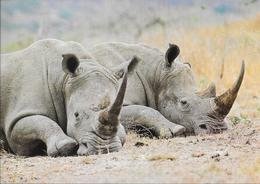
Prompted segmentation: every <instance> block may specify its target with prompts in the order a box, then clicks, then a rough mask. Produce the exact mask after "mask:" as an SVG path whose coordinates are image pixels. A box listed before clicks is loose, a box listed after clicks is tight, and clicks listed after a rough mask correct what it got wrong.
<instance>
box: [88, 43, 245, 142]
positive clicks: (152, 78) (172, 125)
mask: <svg viewBox="0 0 260 184" xmlns="http://www.w3.org/2000/svg"><path fill="white" fill-rule="evenodd" d="M89 52H90V54H91V55H92V56H93V57H94V58H96V59H97V61H98V62H99V63H100V64H102V65H104V66H105V67H107V68H113V67H115V66H116V65H119V64H120V63H121V62H122V61H123V60H127V59H130V58H131V57H132V56H133V55H135V56H137V57H138V58H139V60H140V61H139V64H138V66H137V68H136V70H135V73H134V74H133V75H131V76H130V77H129V81H128V85H127V91H126V97H125V100H124V107H123V108H122V112H121V123H122V124H123V125H124V126H125V127H127V128H133V127H134V128H135V127H138V126H140V127H145V128H146V129H149V130H150V132H151V133H153V135H155V136H158V137H173V136H176V135H180V134H182V133H185V132H186V133H188V134H200V133H217V132H221V131H223V130H225V129H226V128H227V126H226V123H225V121H224V119H225V117H226V115H227V114H228V113H229V111H230V109H231V107H232V105H233V103H234V101H235V99H236V96H237V94H238V91H239V88H240V85H241V83H242V80H243V76H244V62H243V63H242V67H241V71H240V74H239V77H238V79H237V81H236V82H235V83H234V85H233V86H232V87H231V88H230V89H229V90H227V91H226V92H225V93H223V94H222V95H219V96H216V88H215V85H214V84H211V85H210V86H209V87H208V88H207V89H206V90H204V91H200V92H198V91H197V90H196V86H195V81H194V77H193V73H192V70H191V66H190V64H189V63H184V62H181V61H180V59H176V58H177V56H178V55H179V52H180V50H179V48H178V46H176V45H173V44H170V46H169V49H168V50H167V51H166V53H165V54H164V53H162V52H160V51H159V50H157V49H154V48H150V47H147V46H144V45H140V44H125V43H104V44H100V45H97V46H95V47H93V48H92V49H90V50H89ZM107 61H110V62H107Z"/></svg>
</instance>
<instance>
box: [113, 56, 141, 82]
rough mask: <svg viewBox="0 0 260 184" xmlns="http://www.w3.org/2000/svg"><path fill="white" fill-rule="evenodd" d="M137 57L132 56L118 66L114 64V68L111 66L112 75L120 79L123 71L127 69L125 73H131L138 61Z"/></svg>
mask: <svg viewBox="0 0 260 184" xmlns="http://www.w3.org/2000/svg"><path fill="white" fill-rule="evenodd" d="M139 60H140V59H139V58H138V57H136V56H134V57H133V58H132V59H131V60H130V61H126V62H124V63H122V64H120V65H119V66H116V67H114V68H112V71H113V72H114V76H115V77H116V78H117V79H120V78H122V77H123V75H124V73H125V72H126V71H127V74H128V75H129V74H130V75H131V74H132V73H133V71H134V69H135V67H136V65H137V63H138V62H139Z"/></svg>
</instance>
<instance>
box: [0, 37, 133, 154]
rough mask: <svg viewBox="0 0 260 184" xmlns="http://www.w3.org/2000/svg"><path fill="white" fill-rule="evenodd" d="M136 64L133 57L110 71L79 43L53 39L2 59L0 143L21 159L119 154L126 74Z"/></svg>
mask: <svg viewBox="0 0 260 184" xmlns="http://www.w3.org/2000/svg"><path fill="white" fill-rule="evenodd" d="M107 61H108V62H110V61H109V60H107ZM136 63H137V59H136V58H133V59H132V58H131V61H130V62H125V63H124V64H123V65H120V66H118V67H116V68H115V69H114V70H113V71H112V70H109V69H106V68H104V67H103V66H102V65H100V64H98V63H96V62H95V59H94V58H92V57H90V56H89V54H88V53H87V52H86V50H85V49H84V48H83V47H82V45H80V44H79V43H76V42H63V41H59V40H54V39H46V40H40V41H37V42H35V43H34V44H32V45H31V46H29V47H28V48H26V49H24V50H21V51H18V52H14V53H10V54H2V55H1V124H0V125H1V126H0V129H1V132H0V134H1V139H4V140H5V141H6V142H7V143H8V146H9V148H10V149H11V151H13V152H14V153H16V154H19V155H35V154H42V153H43V152H44V149H47V154H48V155H51V156H58V155H61V156H64V155H70V154H73V153H74V151H75V152H76V151H77V153H78V154H79V155H85V154H95V153H98V152H101V153H104V152H112V151H118V150H119V149H120V148H121V147H122V145H123V144H124V142H125V131H124V128H123V126H122V125H121V124H120V123H119V121H118V116H119V113H120V110H121V106H122V103H123V98H124V93H125V89H126V83H127V75H126V74H127V72H128V69H129V70H132V69H133V68H134V66H135V64H136ZM119 78H123V79H122V82H121V84H120V85H119V82H118V79H119ZM45 152H46V151H45Z"/></svg>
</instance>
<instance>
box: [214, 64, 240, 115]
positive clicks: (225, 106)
mask: <svg viewBox="0 0 260 184" xmlns="http://www.w3.org/2000/svg"><path fill="white" fill-rule="evenodd" d="M244 73H245V63H244V61H242V65H241V69H240V74H239V76H238V78H237V80H236V82H235V83H234V84H233V86H232V87H231V88H230V89H228V90H227V91H226V92H225V93H223V94H222V95H220V96H217V97H216V98H215V99H214V102H215V109H214V110H215V111H216V112H218V113H219V114H221V115H223V116H226V115H227V114H228V113H229V111H230V109H231V107H232V105H233V103H234V101H235V99H236V97H237V94H238V91H239V88H240V86H241V84H242V81H243V77H244Z"/></svg>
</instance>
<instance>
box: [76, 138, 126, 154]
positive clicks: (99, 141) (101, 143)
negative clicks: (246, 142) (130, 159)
mask: <svg viewBox="0 0 260 184" xmlns="http://www.w3.org/2000/svg"><path fill="white" fill-rule="evenodd" d="M121 148H122V143H121V141H120V139H119V137H118V136H114V137H111V138H108V139H104V138H102V137H100V136H98V135H97V134H95V133H94V134H92V135H91V136H88V137H85V138H84V139H81V140H80V143H79V148H78V151H77V154H78V155H97V154H106V153H110V152H117V151H119V150H120V149H121Z"/></svg>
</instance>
